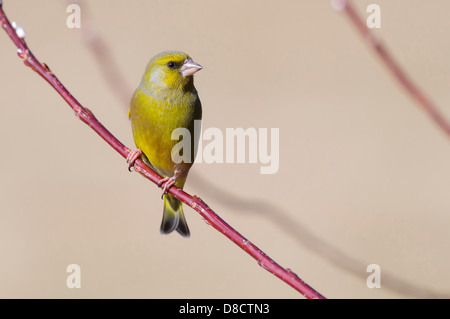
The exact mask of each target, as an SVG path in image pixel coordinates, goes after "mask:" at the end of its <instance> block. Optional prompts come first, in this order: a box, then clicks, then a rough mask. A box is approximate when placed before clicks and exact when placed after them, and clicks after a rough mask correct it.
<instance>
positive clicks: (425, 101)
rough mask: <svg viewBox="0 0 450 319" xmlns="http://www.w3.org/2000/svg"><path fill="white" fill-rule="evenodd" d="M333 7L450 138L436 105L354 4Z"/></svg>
mask: <svg viewBox="0 0 450 319" xmlns="http://www.w3.org/2000/svg"><path fill="white" fill-rule="evenodd" d="M332 1H333V2H332V4H333V7H334V8H335V9H336V10H338V11H343V12H344V13H345V14H346V15H347V17H348V18H349V19H350V21H351V22H352V24H353V25H354V27H355V28H356V29H357V30H358V32H359V33H360V34H361V36H362V37H363V39H364V40H365V41H366V43H367V44H368V45H369V47H370V48H371V49H373V50H374V51H375V52H376V53H377V55H378V56H379V57H380V59H381V61H382V62H383V63H384V64H385V65H386V67H387V68H388V70H389V71H390V72H391V73H392V75H393V76H394V78H395V79H396V80H397V81H398V82H399V83H400V85H401V86H402V87H403V88H404V89H405V90H406V92H408V94H409V95H410V96H411V98H412V99H414V100H415V101H416V102H417V103H418V104H419V106H420V107H422V109H423V110H424V111H425V112H426V113H427V114H428V115H429V116H430V117H431V118H432V119H433V120H434V122H435V123H436V124H437V125H438V126H439V127H440V128H441V129H442V130H443V131H444V132H445V133H446V134H447V136H448V137H450V123H449V122H447V121H446V120H445V118H444V117H443V116H442V114H441V113H440V112H439V111H438V109H437V107H436V105H435V104H434V103H433V102H432V101H431V100H430V99H429V98H428V97H427V96H426V95H425V94H424V93H423V92H422V91H421V90H420V89H419V88H418V87H417V86H416V85H415V84H414V83H413V82H412V80H411V79H410V78H409V77H408V76H407V75H406V73H405V72H404V71H403V70H402V68H401V67H400V65H399V64H398V63H397V62H396V61H395V60H394V58H393V57H392V55H390V54H389V53H388V51H387V50H386V48H385V47H384V46H383V45H382V44H381V43H380V41H379V40H378V39H377V38H376V37H375V36H374V34H373V32H372V31H371V30H370V29H369V28H368V27H367V25H366V23H365V21H364V20H363V19H362V18H361V17H360V16H359V15H358V13H357V12H356V10H355V8H354V7H353V5H352V3H351V2H350V1H349V0H332Z"/></svg>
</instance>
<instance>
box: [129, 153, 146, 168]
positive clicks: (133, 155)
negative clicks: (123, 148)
mask: <svg viewBox="0 0 450 319" xmlns="http://www.w3.org/2000/svg"><path fill="white" fill-rule="evenodd" d="M142 154H143V153H142V151H141V150H140V149H136V150H132V151H131V152H130V153H128V156H127V163H128V170H129V171H130V172H131V166H133V165H134V162H136V160H137V159H138V157H140V156H141V155H142Z"/></svg>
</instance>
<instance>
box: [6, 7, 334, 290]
mask: <svg viewBox="0 0 450 319" xmlns="http://www.w3.org/2000/svg"><path fill="white" fill-rule="evenodd" d="M0 22H1V24H2V27H3V29H4V30H5V31H6V33H7V34H8V35H9V37H10V38H11V40H12V41H13V43H14V44H15V45H16V47H17V48H18V51H17V53H18V55H19V57H20V58H22V60H23V62H24V63H25V65H26V66H28V67H30V68H31V69H33V70H34V71H35V72H36V73H38V74H39V75H40V76H41V77H42V78H44V79H45V80H46V81H47V82H48V83H49V84H50V85H51V86H52V87H53V88H54V89H55V90H56V91H57V92H58V93H59V95H61V97H62V98H63V99H64V100H65V101H66V102H67V103H68V104H69V106H70V107H71V108H72V109H73V110H74V112H75V115H76V116H77V117H78V118H79V119H80V120H81V121H83V122H84V123H85V124H87V125H88V126H90V127H91V128H92V129H93V130H94V131H95V132H96V133H97V134H98V135H100V137H101V138H103V139H104V140H105V141H106V142H107V143H108V144H109V145H110V146H111V147H112V148H114V149H115V150H116V151H117V152H118V153H119V154H120V155H121V156H122V157H124V158H126V157H127V155H128V154H129V152H130V149H129V148H127V147H126V146H125V145H123V144H122V143H121V142H120V141H119V140H117V139H116V138H115V137H114V136H113V135H112V134H111V133H110V132H109V131H108V130H107V129H106V128H105V127H104V126H103V125H102V124H101V123H100V122H99V121H98V120H97V118H96V117H95V116H94V114H93V113H92V112H91V111H90V110H89V109H87V108H85V107H83V106H82V105H81V104H80V103H79V102H78V101H77V100H76V99H75V98H74V97H73V96H72V95H71V94H70V92H69V91H68V90H67V89H66V88H65V87H64V86H63V85H62V83H61V82H60V81H59V80H58V78H57V77H56V76H55V75H54V74H53V73H52V72H51V71H50V68H49V67H48V66H47V65H46V64H45V63H40V62H39V61H38V60H37V59H36V57H35V56H34V55H33V53H32V52H31V50H30V49H29V48H28V46H27V44H26V42H25V40H24V36H25V33H24V32H23V29H21V28H19V27H13V26H12V25H11V24H10V22H9V20H8V19H7V17H6V15H5V13H4V11H3V8H2V1H1V0H0ZM134 167H135V170H136V171H137V172H139V173H140V174H141V175H142V176H144V177H146V178H147V179H149V180H150V181H152V182H153V183H155V184H157V183H158V182H159V181H160V180H161V179H162V177H161V176H159V175H158V174H157V173H156V172H154V171H153V170H152V169H151V168H149V167H148V166H147V165H146V164H145V163H144V162H143V161H142V160H140V159H138V160H137V161H136V162H135V166H134ZM169 192H170V193H171V194H172V195H174V196H175V197H177V198H178V199H180V200H181V201H182V202H184V203H185V204H187V205H189V206H190V207H192V208H193V209H194V210H196V211H197V212H198V213H200V215H201V216H202V217H203V218H204V219H205V220H206V221H207V222H208V223H209V224H210V225H211V226H212V227H214V228H215V229H217V230H218V231H219V232H221V233H222V234H223V235H225V236H226V237H228V238H229V239H230V240H231V241H233V242H234V243H235V244H236V245H237V246H239V247H240V248H241V249H243V250H244V251H246V252H247V253H248V254H249V255H250V256H252V257H253V258H254V259H256V260H257V261H258V264H259V265H260V266H261V267H263V268H264V269H266V270H267V271H269V272H270V273H272V274H274V275H275V276H277V277H279V278H280V279H281V280H283V281H284V282H286V283H287V284H289V285H290V286H292V287H293V288H294V289H296V290H297V291H299V292H300V293H302V294H303V295H304V296H305V297H306V298H318V299H324V298H325V297H324V296H322V295H321V294H320V293H318V292H317V291H316V290H314V289H313V288H312V287H311V286H309V285H308V284H307V283H305V282H304V281H303V280H301V279H300V278H299V277H298V276H297V275H296V274H295V273H293V272H292V271H291V270H290V269H284V268H283V267H281V266H280V265H278V264H277V263H276V262H274V261H273V260H272V259H271V258H270V257H269V256H267V255H266V254H265V253H264V252H262V251H261V250H260V249H259V248H258V247H256V246H255V245H254V244H253V243H251V242H250V241H248V240H247V239H246V238H245V237H243V236H242V235H241V234H239V233H238V232H237V231H236V230H234V229H233V228H232V227H231V226H230V225H228V224H227V223H226V222H225V221H224V220H223V219H221V218H220V217H219V216H218V215H217V214H216V213H214V211H213V210H212V209H211V208H209V207H208V205H206V204H205V202H203V201H202V200H201V199H200V198H199V197H197V196H191V195H189V194H188V193H186V192H184V191H183V190H181V189H179V188H176V187H171V188H170V190H169Z"/></svg>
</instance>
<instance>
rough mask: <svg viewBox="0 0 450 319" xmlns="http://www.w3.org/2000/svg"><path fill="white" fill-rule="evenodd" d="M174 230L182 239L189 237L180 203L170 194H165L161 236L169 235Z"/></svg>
mask: <svg viewBox="0 0 450 319" xmlns="http://www.w3.org/2000/svg"><path fill="white" fill-rule="evenodd" d="M174 230H176V231H177V232H178V233H179V234H180V235H181V236H183V237H189V236H190V232H189V227H188V225H187V223H186V218H185V217H184V213H183V205H182V203H181V201H180V200H179V199H177V198H176V197H174V196H172V195H171V194H165V195H164V211H163V219H162V222H161V234H170V233H171V232H173V231H174Z"/></svg>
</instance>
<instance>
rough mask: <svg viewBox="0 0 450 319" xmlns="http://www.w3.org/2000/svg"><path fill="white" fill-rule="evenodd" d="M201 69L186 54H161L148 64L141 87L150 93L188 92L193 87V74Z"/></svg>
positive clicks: (177, 52) (174, 52)
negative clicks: (150, 91)
mask: <svg viewBox="0 0 450 319" xmlns="http://www.w3.org/2000/svg"><path fill="white" fill-rule="evenodd" d="M201 69H202V66H201V65H200V64H198V63H196V62H194V61H193V60H192V59H191V57H190V56H189V55H187V54H186V53H183V52H179V51H167V52H162V53H160V54H158V55H156V56H154V57H153V58H152V59H151V60H150V62H149V63H148V65H147V69H146V70H145V73H144V76H143V77H142V85H143V86H144V87H145V88H147V89H150V90H152V91H155V90H156V91H161V90H167V89H169V90H189V89H190V88H193V85H194V79H193V75H194V73H196V72H197V71H200V70H201Z"/></svg>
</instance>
